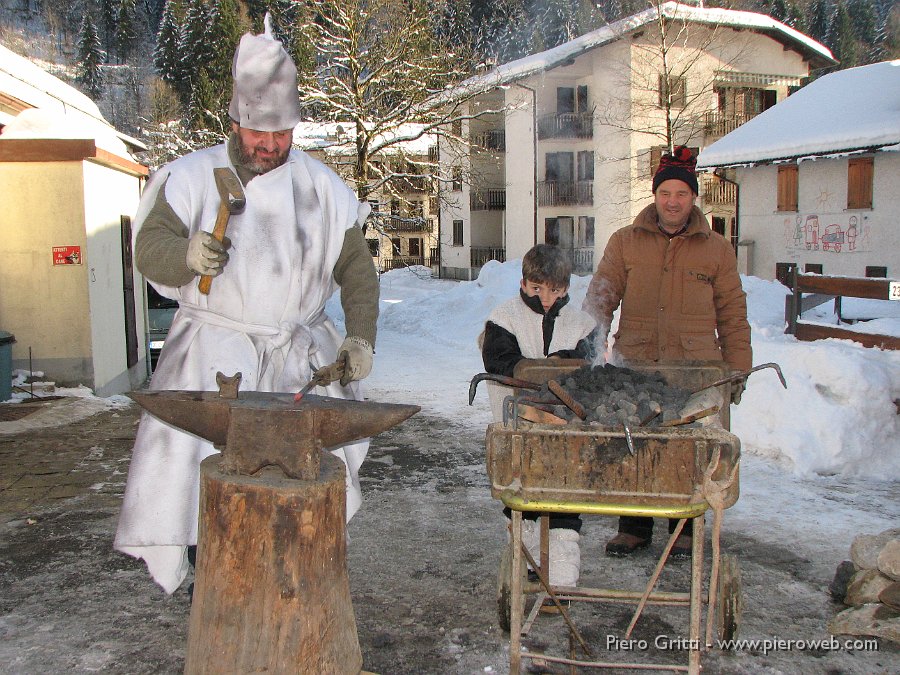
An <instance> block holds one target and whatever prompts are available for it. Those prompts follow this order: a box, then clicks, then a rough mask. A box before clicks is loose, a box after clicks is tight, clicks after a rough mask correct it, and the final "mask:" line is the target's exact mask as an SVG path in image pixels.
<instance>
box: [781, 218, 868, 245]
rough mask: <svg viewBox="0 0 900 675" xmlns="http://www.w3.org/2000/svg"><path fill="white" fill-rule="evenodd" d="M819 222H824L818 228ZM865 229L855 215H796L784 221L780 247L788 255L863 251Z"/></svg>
mask: <svg viewBox="0 0 900 675" xmlns="http://www.w3.org/2000/svg"><path fill="white" fill-rule="evenodd" d="M820 222H821V223H828V224H827V225H822V224H820ZM868 241H869V226H868V225H865V224H862V225H861V224H860V222H859V218H858V217H857V216H848V215H847V214H845V213H841V214H826V215H821V214H816V213H811V214H809V215H807V216H803V215H799V214H798V215H797V216H796V217H795V218H793V219H791V218H785V219H784V247H785V250H786V251H787V252H788V253H791V252H796V251H798V250H800V251H819V250H821V251H828V252H830V253H841V252H842V251H843V252H845V253H847V252H850V251H863V250H867V248H868V247H867V246H866V244H868Z"/></svg>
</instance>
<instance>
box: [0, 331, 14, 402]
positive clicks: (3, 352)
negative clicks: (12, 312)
mask: <svg viewBox="0 0 900 675" xmlns="http://www.w3.org/2000/svg"><path fill="white" fill-rule="evenodd" d="M15 341H16V337H15V336H14V335H13V334H12V333H7V332H6V331H4V330H0V401H8V400H9V399H11V398H12V343H13V342H15Z"/></svg>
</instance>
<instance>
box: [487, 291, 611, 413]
mask: <svg viewBox="0 0 900 675" xmlns="http://www.w3.org/2000/svg"><path fill="white" fill-rule="evenodd" d="M487 320H488V321H490V322H491V323H494V324H496V325H498V326H500V328H503V329H504V330H508V331H509V332H510V333H512V334H513V335H515V336H516V340H518V342H519V350H520V351H521V352H522V356H524V357H525V358H526V359H542V358H544V328H543V321H544V315H543V314H538V313H537V312H535V311H534V310H533V309H531V308H530V307H529V306H528V305H526V304H525V302H524V301H523V300H522V298H521V297H519V296H518V295H517V296H516V297H514V298H512V299H510V300H507V301H506V302H504V303H502V304H500V305H498V306H497V307H495V308H494V309H493V310H492V311H491V313H490V315H489V316H488V318H487ZM596 326H597V322H596V321H594V318H593V317H592V316H591V315H589V314H588V313H587V312H582V311H581V310H580V309H576V308H575V307H573V306H572V304H571V303H568V304H566V305H565V306H564V307H563V308H562V309H561V310H560V311H559V314H558V315H557V317H556V319H555V321H554V323H553V337H552V338H551V339H550V349H549V350H548V354H553V353H555V352H558V351H560V350H563V349H575V347H577V346H578V343H579V342H580V341H581V340H583V339H584V338H586V337H587V336H588V335H590V334H591V331H592V330H594V328H596ZM482 339H483V338H482V337H479V344H478V347H479V349H480V348H481V342H482ZM486 384H487V388H488V397H489V398H490V401H491V413H492V414H493V416H494V421H495V422H501V421H502V420H503V399H504V398H506V397H507V396H509V395H510V394H512V389H511V388H509V387H504V386H503V385H501V384H498V383H497V382H490V381H489V382H487V383H486Z"/></svg>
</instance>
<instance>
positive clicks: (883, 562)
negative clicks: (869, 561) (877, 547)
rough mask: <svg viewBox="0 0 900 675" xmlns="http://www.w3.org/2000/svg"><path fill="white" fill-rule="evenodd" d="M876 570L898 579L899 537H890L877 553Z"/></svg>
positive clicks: (899, 560) (899, 571)
mask: <svg viewBox="0 0 900 675" xmlns="http://www.w3.org/2000/svg"><path fill="white" fill-rule="evenodd" d="M877 563H878V571H879V572H881V573H882V574H884V575H885V576H887V577H890V578H891V579H893V580H894V581H900V539H891V540H890V541H889V542H888V543H887V544H885V545H884V548H882V549H881V553H879V554H878V560H877Z"/></svg>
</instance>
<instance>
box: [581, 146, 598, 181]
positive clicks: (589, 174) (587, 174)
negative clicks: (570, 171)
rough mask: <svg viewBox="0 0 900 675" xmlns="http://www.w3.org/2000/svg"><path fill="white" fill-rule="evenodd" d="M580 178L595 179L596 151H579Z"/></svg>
mask: <svg viewBox="0 0 900 675" xmlns="http://www.w3.org/2000/svg"><path fill="white" fill-rule="evenodd" d="M578 180H594V151H593V150H585V151H582V152H579V153H578Z"/></svg>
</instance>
